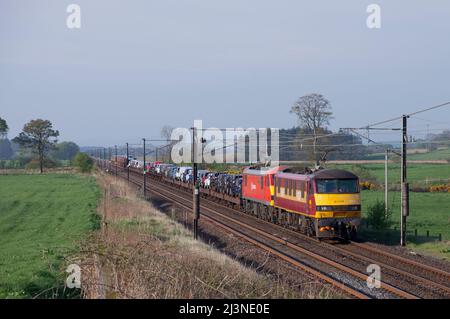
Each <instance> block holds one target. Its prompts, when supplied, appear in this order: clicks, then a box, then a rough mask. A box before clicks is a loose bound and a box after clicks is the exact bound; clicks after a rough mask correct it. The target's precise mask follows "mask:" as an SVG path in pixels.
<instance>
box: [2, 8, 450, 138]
mask: <svg viewBox="0 0 450 319" xmlns="http://www.w3.org/2000/svg"><path fill="white" fill-rule="evenodd" d="M70 3H77V4H79V5H80V6H81V9H82V28H81V29H80V30H70V29H68V28H67V27H66V18H67V15H68V14H67V13H66V7H67V5H68V4H70ZM370 3H377V4H380V5H381V8H382V28H381V29H380V30H370V29H368V28H367V27H366V18H367V15H368V14H367V13H366V7H367V5H368V4H370ZM449 35H450V2H449V1H446V0H442V1H438V0H435V1H411V0H409V1H406V0H397V1H375V0H371V1H361V0H346V1H334V0H329V1H324V0H322V1H317V0H316V1H308V2H307V1H300V0H292V1H288V0H278V1H266V0H246V1H243V0H227V1H225V0H221V1H218V0H183V1H181V0H178V1H175V0H157V1H154V0H153V1H149V0H145V1H144V0H142V1H137V0H129V1H115V0H95V1H92V0H91V1H87V0H71V1H61V0H53V1H50V0H48V1H44V0H29V1H24V0H1V2H0V116H1V117H3V118H5V119H6V120H7V121H8V123H9V125H10V127H11V131H10V134H9V135H10V137H14V136H16V135H17V133H18V132H19V131H20V129H21V128H22V126H23V124H24V123H25V122H27V121H29V120H31V119H33V118H38V117H41V118H46V119H50V120H51V121H52V122H53V123H54V126H55V127H56V128H57V129H59V130H60V131H61V140H73V141H75V142H77V143H79V144H81V145H102V144H103V145H104V144H119V143H124V142H126V141H130V142H135V141H138V140H139V139H140V138H141V137H159V132H160V128H161V127H162V126H163V125H164V124H170V125H172V126H182V127H189V126H191V125H192V121H193V120H194V119H197V118H198V119H202V120H203V121H204V126H205V127H210V126H217V127H240V126H241V127H292V126H293V125H295V124H296V120H295V118H294V116H293V115H291V114H289V109H290V105H291V104H292V103H293V102H294V101H295V100H296V99H297V98H298V97H299V96H301V95H304V94H307V93H311V92H317V93H322V94H324V95H325V96H326V97H327V98H328V99H329V100H330V101H331V102H332V106H333V110H334V113H335V120H334V121H333V122H332V125H331V128H333V129H337V128H339V127H346V126H361V125H365V124H368V123H370V122H373V121H378V120H384V119H388V118H390V117H393V116H397V115H401V114H402V113H405V112H411V111H414V110H416V109H417V108H421V107H426V106H430V105H434V104H439V103H441V102H445V101H448V100H450V90H449V82H450V81H449V74H450V72H449V71H450V61H449V57H450V41H449ZM423 119H425V120H429V121H430V122H427V121H424V120H423ZM449 119H450V108H446V109H443V110H440V111H435V112H432V113H425V114H423V115H422V116H421V120H418V119H416V120H412V122H411V124H412V126H413V127H412V129H416V130H417V135H419V134H422V133H423V131H424V130H425V129H426V124H431V129H432V130H433V129H440V128H444V127H449V126H450V124H449V123H450V120H449ZM383 137H384V136H383V135H380V136H377V138H378V139H383Z"/></svg>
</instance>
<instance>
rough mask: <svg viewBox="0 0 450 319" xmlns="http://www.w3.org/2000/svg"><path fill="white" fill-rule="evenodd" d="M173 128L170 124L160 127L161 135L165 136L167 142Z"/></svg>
mask: <svg viewBox="0 0 450 319" xmlns="http://www.w3.org/2000/svg"><path fill="white" fill-rule="evenodd" d="M173 129H174V128H173V127H172V126H170V125H164V126H163V128H162V129H161V137H163V138H165V139H166V140H167V142H169V141H170V137H171V135H172V131H173Z"/></svg>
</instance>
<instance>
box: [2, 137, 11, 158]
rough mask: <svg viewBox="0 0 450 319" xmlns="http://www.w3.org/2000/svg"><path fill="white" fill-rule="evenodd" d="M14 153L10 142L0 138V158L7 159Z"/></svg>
mask: <svg viewBox="0 0 450 319" xmlns="http://www.w3.org/2000/svg"><path fill="white" fill-rule="evenodd" d="M13 155H14V152H13V149H12V147H11V142H10V141H9V140H8V139H6V138H5V139H0V160H9V159H11V157H12V156H13Z"/></svg>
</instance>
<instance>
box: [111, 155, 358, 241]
mask: <svg viewBox="0 0 450 319" xmlns="http://www.w3.org/2000/svg"><path fill="white" fill-rule="evenodd" d="M113 164H114V165H117V166H120V167H121V168H126V167H129V168H130V170H134V171H135V172H138V173H140V174H142V167H141V166H139V165H135V166H133V165H131V164H132V162H131V161H126V158H125V160H124V159H118V160H117V161H115V160H113ZM146 168H147V169H146V173H147V174H150V175H152V176H153V177H155V178H158V179H160V180H161V181H163V182H167V183H171V184H173V185H178V186H180V187H184V188H192V180H193V176H192V174H193V170H192V169H191V168H190V167H187V166H183V167H177V166H175V165H173V164H163V163H160V162H158V163H157V164H155V163H147V165H146ZM197 181H198V183H199V186H200V193H201V195H202V196H204V197H208V198H209V199H212V200H216V201H222V202H224V203H226V204H227V205H229V206H230V205H231V206H233V207H235V208H238V209H240V210H241V211H242V212H245V213H247V214H251V215H253V216H255V217H258V218H261V219H264V220H266V221H269V222H272V223H276V224H279V225H282V226H284V227H287V228H291V229H294V230H296V231H299V232H302V233H305V234H307V235H308V236H312V237H317V238H319V239H322V238H341V239H344V240H348V239H351V240H354V239H356V237H357V228H358V226H359V223H360V220H361V196H360V186H359V179H358V176H356V175H354V174H353V173H351V172H348V171H345V170H338V169H323V168H319V169H314V170H311V169H308V168H295V167H288V166H277V167H264V166H249V167H246V168H245V169H244V170H243V172H242V174H226V173H217V172H209V171H206V170H202V171H199V173H198V178H197Z"/></svg>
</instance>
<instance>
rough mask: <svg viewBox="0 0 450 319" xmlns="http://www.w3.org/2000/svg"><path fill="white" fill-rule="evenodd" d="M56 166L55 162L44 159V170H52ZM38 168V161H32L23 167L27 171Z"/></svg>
mask: <svg viewBox="0 0 450 319" xmlns="http://www.w3.org/2000/svg"><path fill="white" fill-rule="evenodd" d="M56 166H58V163H57V162H55V161H53V160H51V159H49V158H46V159H44V167H45V168H54V167H56ZM39 167H40V162H39V160H38V159H32V160H31V161H29V162H28V163H27V164H26V165H25V168H28V169H38V168H39Z"/></svg>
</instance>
